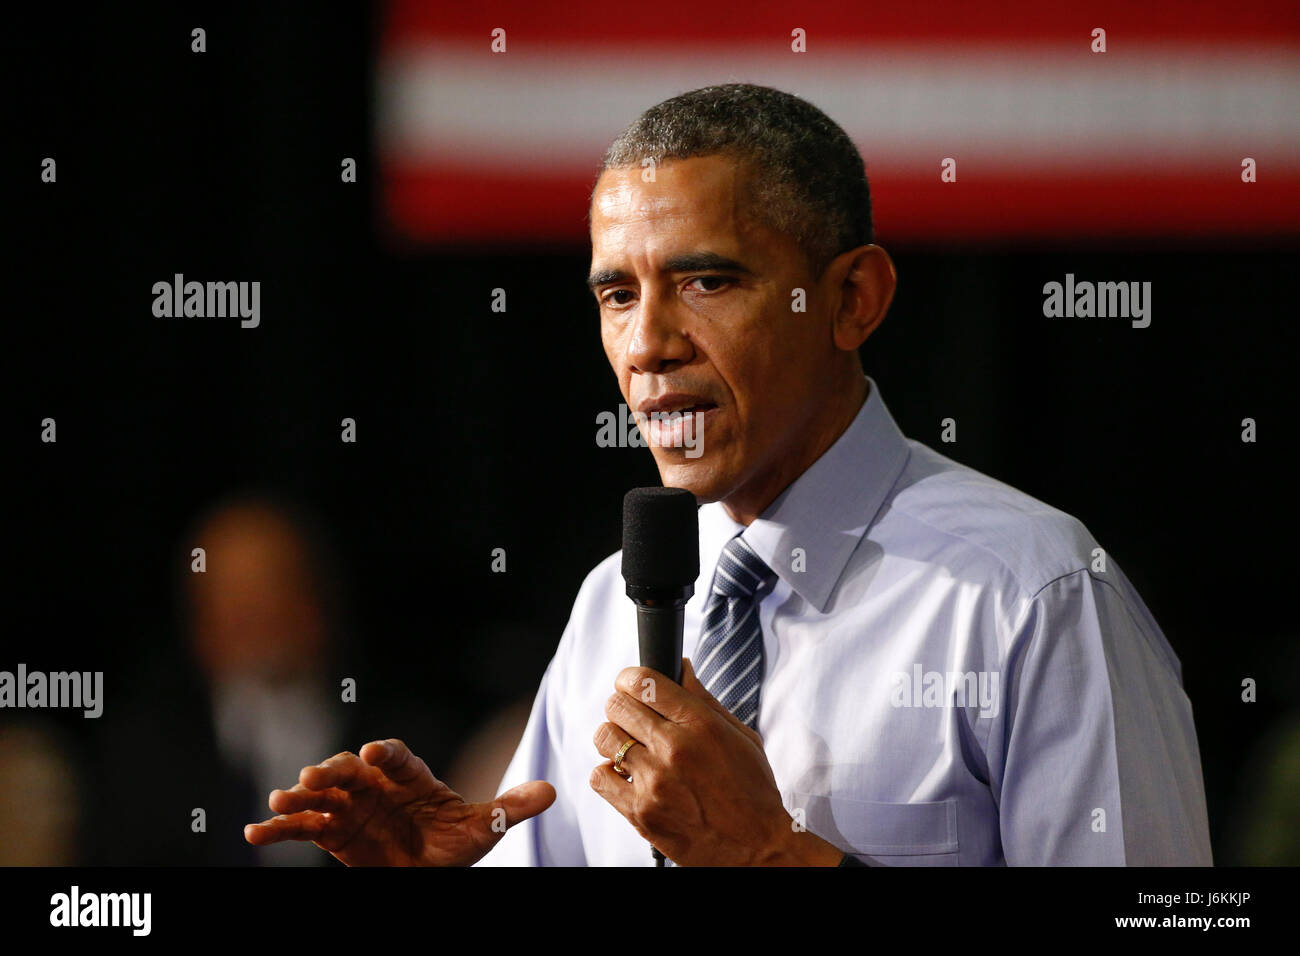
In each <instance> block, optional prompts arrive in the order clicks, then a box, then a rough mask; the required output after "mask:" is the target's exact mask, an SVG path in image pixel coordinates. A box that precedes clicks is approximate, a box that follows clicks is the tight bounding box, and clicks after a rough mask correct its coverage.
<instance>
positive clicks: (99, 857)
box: [88, 493, 360, 866]
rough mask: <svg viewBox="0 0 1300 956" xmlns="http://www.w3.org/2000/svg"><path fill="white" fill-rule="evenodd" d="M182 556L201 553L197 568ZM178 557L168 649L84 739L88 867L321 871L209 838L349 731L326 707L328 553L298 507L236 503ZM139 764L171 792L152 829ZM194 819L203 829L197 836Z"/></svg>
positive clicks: (342, 713) (151, 799) (335, 710)
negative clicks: (146, 763)
mask: <svg viewBox="0 0 1300 956" xmlns="http://www.w3.org/2000/svg"><path fill="white" fill-rule="evenodd" d="M195 548H202V549H203V551H204V554H203V562H204V570H202V571H197V570H195V566H194V562H195V560H196V559H195V557H194V556H193V555H192V551H193V549H195ZM178 551H179V554H178V555H177V556H176V558H175V562H176V566H177V567H179V568H180V571H179V574H180V577H179V579H178V582H177V587H176V592H177V596H178V599H179V600H178V604H179V611H180V614H179V629H180V630H181V631H182V632H183V634H184V639H183V642H181V643H180V644H179V645H178V646H175V647H173V648H164V649H160V653H159V654H157V655H153V656H151V657H150V658H149V659H147V660H145V661H143V662H141V665H140V667H139V668H137V669H136V670H134V671H132V672H131V675H130V676H131V678H132V679H133V686H130V687H124V688H121V689H119V690H116V691H115V693H114V695H113V698H112V700H111V701H110V706H109V707H107V708H106V711H105V716H104V718H103V719H102V720H101V721H100V722H99V724H100V726H98V727H96V728H94V731H95V732H96V733H97V734H99V735H100V739H99V741H98V744H97V746H96V748H95V749H96V752H97V757H98V759H99V760H100V761H101V766H100V767H99V770H98V779H100V780H102V794H100V795H99V796H97V798H96V800H95V802H94V806H93V813H94V820H93V821H92V826H91V833H90V847H89V851H88V853H89V862H91V863H94V864H100V865H185V864H197V865H253V864H256V865H290V866H293V865H321V864H322V863H330V864H332V863H333V860H332V859H331V858H329V857H328V856H326V855H325V854H322V853H320V852H319V851H317V850H315V848H314V847H310V846H291V845H285V846H277V847H262V848H253V847H248V846H247V845H246V844H242V843H241V842H240V841H237V840H230V839H228V838H226V836H225V835H224V834H227V833H229V832H231V829H232V828H235V827H237V826H238V825H239V823H242V822H243V820H245V819H246V818H247V816H248V815H249V814H262V813H263V812H264V810H265V806H266V804H265V800H266V796H265V795H266V792H267V791H268V790H269V789H270V788H271V787H272V786H274V784H275V782H276V781H279V780H280V779H282V778H283V776H284V775H285V774H286V773H292V772H296V770H297V769H298V768H299V767H300V766H301V765H302V763H303V761H304V760H307V759H309V758H311V757H312V756H314V755H315V754H317V753H319V752H320V751H321V749H322V748H324V750H325V751H327V752H332V751H335V750H337V749H339V747H340V746H341V745H342V743H343V742H344V741H345V740H348V739H351V736H352V735H353V734H355V733H357V732H358V729H359V727H360V722H359V720H358V718H357V717H356V710H355V705H354V704H351V703H346V702H344V701H342V699H341V691H340V676H339V675H338V673H337V672H338V670H339V668H338V665H337V661H338V657H339V650H340V647H339V645H340V639H341V632H342V631H343V630H344V628H343V625H342V623H341V611H340V605H341V603H342V602H341V601H340V599H339V597H338V592H339V587H340V582H339V575H338V574H336V573H335V571H334V567H333V565H334V559H333V555H332V550H331V549H330V548H328V547H326V545H325V544H324V535H323V534H322V533H321V531H320V529H319V526H318V524H317V522H316V521H315V519H314V518H312V517H310V516H309V515H308V514H307V512H306V511H305V509H303V508H302V507H300V506H298V505H296V504H291V503H289V502H286V501H283V500H281V499H279V498H277V497H275V496H271V495H268V494H264V493H250V494H241V495H237V496H231V497H229V498H227V499H226V500H224V501H221V502H219V503H217V504H215V505H213V506H212V507H211V508H210V509H208V510H207V511H206V512H205V513H204V514H202V515H201V516H200V517H199V518H198V519H197V521H196V522H195V524H194V525H193V527H192V528H190V529H189V530H188V531H187V532H185V534H184V535H183V537H182V539H181V541H180V542H179V547H178ZM153 758H157V759H162V760H164V761H165V762H166V763H167V764H168V766H169V768H170V770H171V772H172V774H173V779H174V781H175V783H176V792H175V793H174V794H172V795H171V796H170V797H169V800H171V801H172V806H171V808H170V813H171V815H172V817H174V822H173V824H172V825H169V826H166V827H158V826H157V825H155V824H153V823H152V822H151V821H152V818H153V817H154V815H155V814H156V813H157V807H156V801H157V797H156V795H154V794H153V793H152V792H151V790H150V789H149V787H148V782H147V781H144V780H141V779H137V777H139V776H140V775H138V774H136V773H135V772H134V771H133V770H132V768H133V767H135V766H136V765H137V764H138V763H139V761H140V760H141V759H153ZM200 809H201V810H202V811H203V818H204V822H205V827H204V829H203V830H201V831H196V830H195V829H194V826H193V816H194V811H196V810H200ZM137 821H138V825H136V823H137ZM250 850H251V851H253V852H249V851H250Z"/></svg>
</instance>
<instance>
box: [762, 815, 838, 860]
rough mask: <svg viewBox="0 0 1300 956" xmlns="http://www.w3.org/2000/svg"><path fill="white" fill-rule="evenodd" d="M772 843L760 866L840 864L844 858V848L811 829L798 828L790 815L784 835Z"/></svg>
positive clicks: (787, 818)
mask: <svg viewBox="0 0 1300 956" xmlns="http://www.w3.org/2000/svg"><path fill="white" fill-rule="evenodd" d="M770 845H771V847H772V849H771V851H770V852H769V853H767V854H766V855H765V858H764V859H761V860H760V861H759V865H760V866H839V865H840V861H841V860H842V859H844V851H843V850H841V849H839V848H838V847H836V846H834V845H832V844H830V843H827V842H826V841H825V840H823V839H822V838H821V837H819V836H818V835H817V834H815V833H812V832H811V831H809V830H804V829H801V828H799V829H797V828H796V827H795V825H794V821H793V820H792V819H791V818H790V817H789V816H787V817H786V825H785V827H784V829H783V836H782V837H781V838H779V839H778V840H776V841H774V844H770Z"/></svg>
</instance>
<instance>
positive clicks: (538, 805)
mask: <svg viewBox="0 0 1300 956" xmlns="http://www.w3.org/2000/svg"><path fill="white" fill-rule="evenodd" d="M554 802H555V788H554V787H553V786H551V785H550V784H549V783H547V782H546V781H545V780H531V781H529V782H528V783H521V784H520V785H519V786H517V787H512V788H510V789H509V790H507V791H506V792H505V793H503V794H501V796H499V797H497V798H496V799H495V800H493V801H492V814H493V816H494V817H495V818H497V819H499V815H498V814H497V813H496V811H497V810H498V809H500V810H504V811H505V828H506V829H509V828H510V827H512V826H514V825H515V824H516V823H523V822H524V821H525V820H527V819H528V818H529V817H535V816H537V814H539V813H541V812H542V811H543V810H545V809H546V808H547V807H549V806H550V805H551V804H552V803H554ZM494 822H495V820H494ZM494 829H495V827H494ZM499 832H502V833H504V832H505V830H504V829H503V830H500V831H499Z"/></svg>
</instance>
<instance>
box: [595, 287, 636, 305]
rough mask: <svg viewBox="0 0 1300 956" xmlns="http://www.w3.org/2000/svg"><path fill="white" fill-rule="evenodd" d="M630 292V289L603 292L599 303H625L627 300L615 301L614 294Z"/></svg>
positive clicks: (629, 293) (628, 293) (627, 293)
mask: <svg viewBox="0 0 1300 956" xmlns="http://www.w3.org/2000/svg"><path fill="white" fill-rule="evenodd" d="M631 294H632V290H631V289H614V290H613V291H612V292H607V293H605V295H604V297H603V298H602V299H601V300H600V304H601V305H627V304H628V300H626V299H623V300H618V301H615V299H614V296H616V295H631Z"/></svg>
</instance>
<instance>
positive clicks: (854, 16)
mask: <svg viewBox="0 0 1300 956" xmlns="http://www.w3.org/2000/svg"><path fill="white" fill-rule="evenodd" d="M497 27H501V28H503V29H505V30H506V35H507V40H508V44H507V50H510V49H528V48H530V47H531V48H536V47H538V46H544V45H545V44H547V43H552V42H557V41H583V42H590V43H594V44H598V45H600V46H603V47H605V48H606V49H607V50H609V51H611V52H616V51H617V50H618V49H619V48H620V47H621V46H625V45H627V44H644V43H646V42H659V43H662V44H664V45H665V46H667V47H670V48H678V49H680V48H681V47H683V46H689V45H696V44H709V45H712V46H717V45H718V44H719V43H723V44H725V43H727V42H729V41H732V42H739V41H755V40H771V42H772V43H773V45H774V47H775V48H777V49H782V50H788V49H789V43H790V31H791V30H793V29H794V28H795V27H801V28H803V29H804V30H805V31H807V37H808V49H809V51H810V52H814V51H815V50H816V48H817V45H818V44H820V43H835V44H843V43H870V42H876V41H886V42H889V41H899V40H957V41H962V40H966V41H990V40H997V41H1005V40H1049V39H1051V40H1056V41H1068V40H1069V39H1070V38H1072V37H1074V38H1082V42H1083V43H1084V44H1085V46H1086V43H1087V39H1088V37H1089V36H1090V35H1091V32H1092V30H1093V28H1094V27H1102V28H1104V29H1105V30H1106V34H1107V41H1108V46H1109V47H1111V48H1112V49H1116V50H1119V49H1123V48H1124V47H1125V46H1129V45H1132V44H1135V43H1145V42H1149V41H1153V40H1166V41H1173V40H1178V41H1189V40H1192V41H1197V42H1209V43H1211V44H1215V43H1230V42H1240V41H1243V40H1268V41H1272V42H1277V41H1279V40H1282V39H1284V38H1286V37H1292V38H1296V37H1300V3H1297V2H1296V0H1258V2H1251V3H1223V2H1221V0H1180V2H1169V0H1166V2H1153V3H1134V2H1133V0H1089V2H1088V3H1086V4H1073V3H1044V2H1042V0H1003V2H999V3H990V4H977V3H971V2H969V0H930V2H924V3H863V2H862V0H810V2H802V3H796V4H792V3H788V2H784V0H780V2H778V0H754V2H746V3H718V2H707V0H706V2H699V0H694V2H683V0H665V2H655V3H621V4H610V3H608V2H604V0H551V2H536V3H533V2H528V3H524V2H511V3H493V2H490V0H488V2H479V3H473V4H464V5H455V6H452V5H450V4H438V3H429V2H427V0H393V2H391V3H390V4H389V5H388V8H387V10H386V17H385V23H384V28H383V32H382V38H383V39H382V46H383V47H384V48H391V47H394V46H398V45H403V44H405V43H409V42H412V41H421V40H430V39H439V40H463V41H466V42H470V43H481V44H483V49H484V50H486V49H487V48H488V47H487V45H488V42H489V38H490V35H491V32H492V30H493V29H495V28H497Z"/></svg>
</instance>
